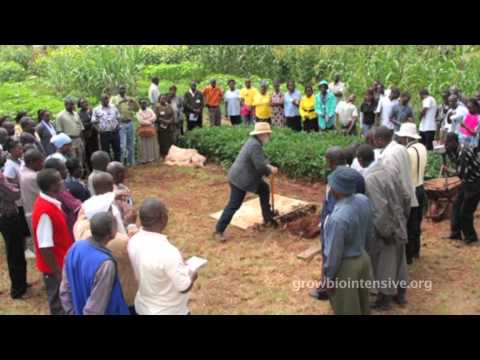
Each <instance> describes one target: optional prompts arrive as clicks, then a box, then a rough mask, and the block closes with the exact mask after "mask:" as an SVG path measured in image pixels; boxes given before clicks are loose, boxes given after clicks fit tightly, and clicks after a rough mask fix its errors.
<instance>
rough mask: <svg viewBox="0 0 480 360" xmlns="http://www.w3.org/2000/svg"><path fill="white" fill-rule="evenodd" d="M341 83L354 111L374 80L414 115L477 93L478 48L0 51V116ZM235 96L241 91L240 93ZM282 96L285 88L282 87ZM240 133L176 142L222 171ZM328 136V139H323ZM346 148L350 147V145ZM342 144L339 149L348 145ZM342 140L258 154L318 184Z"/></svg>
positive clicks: (279, 144) (283, 140)
mask: <svg viewBox="0 0 480 360" xmlns="http://www.w3.org/2000/svg"><path fill="white" fill-rule="evenodd" d="M337 73H339V74H341V75H342V78H343V81H344V82H346V84H347V87H348V89H349V91H350V92H354V93H356V94H357V95H358V96H357V99H358V100H357V101H358V102H360V101H361V99H362V94H363V93H364V91H365V89H366V88H367V87H369V86H370V85H371V84H372V82H373V80H375V79H378V80H380V81H382V82H384V83H385V85H386V86H397V87H400V88H401V89H402V90H408V91H410V92H411V93H412V95H413V97H412V103H413V106H414V110H416V111H415V112H416V113H417V114H418V111H419V104H420V101H419V96H418V92H419V90H420V89H422V88H427V89H429V90H430V92H431V93H432V94H433V95H434V96H436V97H437V99H439V96H440V94H441V92H442V91H443V90H444V89H446V88H447V87H449V86H452V85H456V86H458V87H459V88H460V89H462V90H463V92H464V94H466V95H469V96H472V95H474V94H475V92H476V91H477V90H479V88H480V86H479V83H480V46H478V45H342V46H333V45H141V46H137V45H128V46H120V45H108V46H107V45H82V46H78V45H72V46H48V47H46V49H45V48H43V47H35V46H30V45H29V46H27V45H15V46H11V45H8V46H1V47H0V115H10V116H14V115H15V113H16V112H18V111H24V110H26V111H28V112H29V113H30V114H31V115H32V116H33V117H36V113H37V111H38V110H39V109H43V108H47V109H49V110H50V111H52V112H53V113H54V114H56V113H58V112H59V111H61V110H62V109H63V101H62V99H63V97H65V96H67V95H70V96H73V97H76V98H78V97H80V96H85V97H87V98H88V99H89V100H90V102H91V103H92V104H93V105H96V104H97V103H98V99H99V97H100V95H101V93H102V92H103V91H104V90H105V89H110V90H111V91H112V92H115V89H116V88H117V87H118V85H120V84H125V85H127V86H128V89H129V93H130V94H132V95H134V96H138V97H146V96H147V91H148V87H149V85H150V78H151V77H152V76H155V75H157V76H159V77H160V78H161V83H160V88H161V90H162V91H164V92H165V91H167V90H168V88H169V87H170V85H172V84H173V83H174V84H176V85H177V87H178V92H179V94H184V93H185V92H186V91H187V90H188V86H189V84H190V82H191V80H192V79H196V80H199V81H200V87H204V86H206V85H207V84H208V81H209V79H212V78H215V79H217V81H218V83H219V84H220V86H221V87H223V88H226V86H227V81H228V80H229V79H235V80H236V81H237V83H239V84H242V83H243V80H244V79H245V78H246V77H250V78H252V80H253V83H254V85H255V86H258V83H259V81H260V80H261V79H267V80H270V82H271V81H273V80H276V79H278V80H281V81H283V82H285V81H286V80H288V79H295V80H297V83H298V84H299V87H300V88H301V89H300V90H303V89H302V87H303V85H306V84H316V83H317V82H318V81H319V80H320V79H327V80H331V79H332V78H333V77H334V75H335V74H337ZM239 86H241V85H239ZM282 87H283V88H285V84H283V85H282ZM247 132H248V130H247V129H242V128H239V129H235V130H232V129H230V128H228V129H218V130H217V129H204V130H202V131H196V132H193V133H191V134H189V136H188V137H187V138H186V139H185V140H184V141H185V142H186V143H187V144H188V143H191V144H193V143H195V144H197V145H198V146H199V147H200V150H204V152H205V153H206V154H207V155H210V156H212V155H213V156H214V157H215V158H216V159H218V160H219V161H221V162H223V164H224V165H226V166H227V167H228V166H229V165H230V164H231V161H233V158H232V157H233V155H234V154H236V153H237V152H238V150H239V149H240V147H241V145H242V141H244V140H245V139H246V133H247ZM330 136H331V137H330ZM350 140H352V139H350ZM350 140H348V141H350ZM344 141H346V140H345V139H344V138H343V137H342V136H334V135H333V134H332V135H326V134H323V135H315V134H312V135H307V134H292V133H290V132H289V131H288V130H281V131H278V133H277V134H276V136H275V139H274V140H273V141H272V143H271V144H269V146H268V147H267V152H268V153H269V155H270V156H272V159H274V161H275V162H277V164H278V165H281V166H282V168H283V169H284V171H286V172H287V173H288V174H289V175H291V176H294V177H297V176H302V177H304V176H306V177H313V178H317V177H322V176H323V173H322V172H323V171H324V164H323V161H324V160H323V155H322V154H323V153H324V151H325V150H326V148H327V147H328V146H330V145H333V144H339V145H342V144H343V142H344ZM430 158H431V159H432V160H430V161H429V162H430V164H429V170H428V172H427V175H428V176H432V177H436V176H438V170H439V167H440V162H441V160H440V159H439V158H438V157H437V156H435V155H432V156H430Z"/></svg>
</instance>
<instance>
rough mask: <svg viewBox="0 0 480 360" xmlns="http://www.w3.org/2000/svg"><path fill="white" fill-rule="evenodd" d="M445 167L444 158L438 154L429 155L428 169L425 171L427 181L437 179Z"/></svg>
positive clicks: (431, 153)
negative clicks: (443, 166)
mask: <svg viewBox="0 0 480 360" xmlns="http://www.w3.org/2000/svg"><path fill="white" fill-rule="evenodd" d="M442 165H443V160H442V157H441V156H440V155H438V154H436V153H433V152H430V153H429V154H428V160H427V168H426V170H425V178H426V179H436V178H438V177H439V176H440V170H441V168H442Z"/></svg>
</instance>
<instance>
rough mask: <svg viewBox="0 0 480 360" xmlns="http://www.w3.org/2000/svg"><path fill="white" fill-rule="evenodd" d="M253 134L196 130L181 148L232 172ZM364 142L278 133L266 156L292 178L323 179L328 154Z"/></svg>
mask: <svg viewBox="0 0 480 360" xmlns="http://www.w3.org/2000/svg"><path fill="white" fill-rule="evenodd" d="M250 131H252V128H250V127H243V126H237V127H233V128H232V127H228V126H224V127H215V128H203V129H195V130H193V131H190V132H188V133H187V134H186V135H185V136H184V137H183V138H182V139H181V146H184V147H192V148H195V149H197V150H198V151H199V152H200V153H201V154H203V155H205V156H207V157H208V158H209V159H210V160H213V161H215V162H218V163H220V164H221V165H222V166H223V167H225V168H226V169H228V168H230V166H231V165H232V163H233V161H234V160H235V157H236V156H237V155H238V153H239V151H240V149H241V147H242V146H243V144H244V143H245V142H246V141H247V139H248V134H249V132H250ZM360 141H361V140H360V139H359V138H357V137H347V136H343V135H341V134H339V133H336V132H329V133H311V134H307V133H296V132H294V131H292V130H290V129H274V133H273V136H272V139H271V141H270V142H269V143H268V144H267V145H266V146H265V152H266V154H267V156H268V158H269V159H270V161H271V162H272V164H273V165H275V166H278V167H279V168H280V169H281V171H282V173H284V174H286V175H287V176H289V177H292V178H311V179H323V178H324V176H325V153H326V151H327V150H328V149H329V148H330V147H332V146H335V145H339V146H348V145H350V144H353V143H355V142H360Z"/></svg>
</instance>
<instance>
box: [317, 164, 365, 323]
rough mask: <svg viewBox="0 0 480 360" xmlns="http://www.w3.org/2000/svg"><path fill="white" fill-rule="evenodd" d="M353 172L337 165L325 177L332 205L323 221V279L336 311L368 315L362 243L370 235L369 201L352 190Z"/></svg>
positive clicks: (344, 313) (354, 176)
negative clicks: (332, 197)
mask: <svg viewBox="0 0 480 360" xmlns="http://www.w3.org/2000/svg"><path fill="white" fill-rule="evenodd" d="M356 178H357V172H356V171H355V170H353V169H350V168H348V167H344V166H342V167H339V168H338V169H337V170H335V171H334V172H333V173H332V174H331V175H330V176H329V177H328V185H329V186H330V189H331V190H330V191H331V192H332V194H333V196H334V197H335V200H336V205H335V208H334V209H333V211H332V213H331V214H330V215H329V216H328V218H327V219H326V221H325V225H324V226H325V228H324V246H323V273H324V275H325V279H324V282H325V283H326V287H327V289H328V296H329V299H330V303H331V305H332V308H333V311H334V312H335V314H336V315H368V314H369V304H368V297H369V294H368V293H369V289H368V281H371V280H372V279H371V275H370V274H371V272H372V269H371V263H370V258H369V256H368V254H367V253H366V251H365V246H366V244H367V243H370V242H371V241H372V240H373V238H374V226H373V205H372V203H371V202H370V200H369V199H368V198H367V197H366V196H365V195H362V194H355V192H356Z"/></svg>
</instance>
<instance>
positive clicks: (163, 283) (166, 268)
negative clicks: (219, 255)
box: [128, 229, 192, 315]
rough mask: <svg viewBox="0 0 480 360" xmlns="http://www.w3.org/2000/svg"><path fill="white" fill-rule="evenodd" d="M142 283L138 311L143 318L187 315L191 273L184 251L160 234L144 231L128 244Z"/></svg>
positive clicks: (131, 258)
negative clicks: (182, 253)
mask: <svg viewBox="0 0 480 360" xmlns="http://www.w3.org/2000/svg"><path fill="white" fill-rule="evenodd" d="M128 255H129V257H130V261H131V263H132V268H133V271H134V273H135V277H136V278H137V281H138V285H139V287H138V292H137V296H136V297H135V310H136V311H137V313H138V314H140V315H186V314H188V313H189V310H188V294H186V293H185V294H182V293H181V291H185V290H187V289H188V288H189V287H190V285H191V284H192V280H191V277H190V272H189V270H188V268H187V266H186V265H185V263H184V262H183V259H182V255H181V254H180V251H178V249H177V248H176V247H175V246H173V245H172V244H170V243H169V242H168V239H167V238H166V237H165V236H164V235H162V234H158V233H153V232H148V231H145V230H143V229H142V230H140V231H139V232H138V233H137V234H135V235H134V236H133V237H132V238H131V239H130V240H129V242H128Z"/></svg>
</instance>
